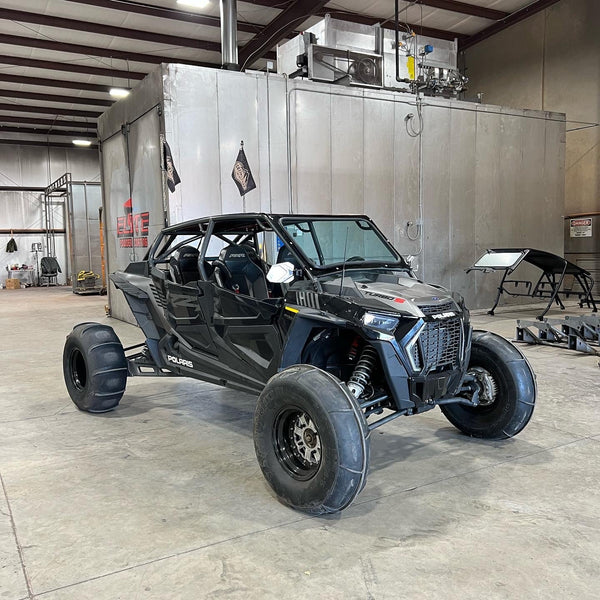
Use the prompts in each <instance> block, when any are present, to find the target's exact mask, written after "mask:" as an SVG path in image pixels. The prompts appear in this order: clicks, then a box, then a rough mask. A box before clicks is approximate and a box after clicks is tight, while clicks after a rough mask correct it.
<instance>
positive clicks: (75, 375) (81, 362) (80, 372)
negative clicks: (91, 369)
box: [69, 348, 88, 391]
mask: <svg viewBox="0 0 600 600" xmlns="http://www.w3.org/2000/svg"><path fill="white" fill-rule="evenodd" d="M69 371H70V373H71V381H72V382H73V385H74V386H75V387H76V388H77V389H78V390H80V391H82V390H84V389H85V386H86V385H87V377H88V375H87V367H86V364H85V358H84V356H83V354H82V353H81V351H80V350H79V349H78V348H75V349H74V350H73V351H72V352H71V357H70V360H69Z"/></svg>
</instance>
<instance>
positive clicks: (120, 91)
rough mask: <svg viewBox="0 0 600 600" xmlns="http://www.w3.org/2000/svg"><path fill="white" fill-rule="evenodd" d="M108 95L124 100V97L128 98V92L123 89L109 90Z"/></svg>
mask: <svg viewBox="0 0 600 600" xmlns="http://www.w3.org/2000/svg"><path fill="white" fill-rule="evenodd" d="M109 93H110V95H111V96H112V97H113V98H125V97H126V96H129V90H126V89H125V88H117V87H114V88H110V92H109Z"/></svg>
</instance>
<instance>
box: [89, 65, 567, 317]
mask: <svg viewBox="0 0 600 600" xmlns="http://www.w3.org/2000/svg"><path fill="white" fill-rule="evenodd" d="M418 112H419V111H418V109H417V106H416V100H415V97H414V96H413V95H410V94H406V93H401V92H392V91H387V90H383V89H367V88H357V87H353V88H348V87H344V86H340V85H335V84H325V83H315V82H312V81H305V80H299V79H292V80H289V79H287V78H286V77H283V76H278V75H273V74H270V75H267V74H264V73H253V72H246V73H240V72H232V71H226V70H215V69H207V68H201V67H192V66H186V65H177V64H164V65H161V66H160V67H159V68H157V69H156V70H155V71H153V72H152V73H151V74H149V75H148V76H147V77H146V79H144V80H143V82H142V83H141V84H140V85H139V86H138V87H137V88H136V89H135V90H134V91H133V92H132V94H131V95H130V96H129V97H128V98H125V99H123V100H121V101H119V102H118V103H116V104H115V105H114V106H113V107H111V109H109V110H108V111H107V112H106V113H104V115H102V117H101V118H100V121H99V132H100V138H101V141H102V148H101V157H102V171H103V190H104V205H105V215H106V232H107V243H106V248H107V259H108V272H109V273H110V272H113V271H115V270H117V269H122V268H124V267H125V266H126V265H127V264H128V262H129V261H130V260H133V259H137V260H139V259H141V258H143V255H144V253H145V248H146V244H147V243H148V240H149V241H150V242H151V241H152V239H153V238H154V236H155V235H156V233H157V232H158V231H159V230H160V228H161V227H163V226H164V224H165V222H168V223H176V222H180V221H184V220H187V219H192V218H196V217H200V216H205V215H211V214H219V213H233V212H241V211H243V210H246V211H267V212H281V213H288V212H294V213H298V212H307V213H310V212H312V213H366V214H368V215H370V216H371V217H373V218H374V219H375V221H376V222H377V223H378V224H379V225H380V227H381V228H382V230H383V231H384V232H385V234H386V235H387V236H388V237H389V238H390V239H391V240H393V242H394V244H395V245H396V247H397V248H398V249H399V250H400V251H401V252H402V253H403V254H405V255H413V256H415V259H414V263H413V265H414V266H416V267H417V269H418V275H419V277H420V278H422V279H425V280H429V281H432V282H436V283H441V284H443V285H445V286H448V287H450V288H452V289H454V290H457V291H461V292H462V293H463V294H464V295H465V297H466V299H467V303H468V305H469V306H470V307H472V308H476V307H482V306H486V305H489V304H490V302H491V300H492V298H493V295H494V292H495V286H496V282H495V281H492V280H491V279H490V278H484V277H479V276H478V275H477V274H469V275H466V274H465V272H464V269H465V268H466V267H468V266H469V265H470V264H471V263H472V261H473V260H474V259H475V258H476V257H477V256H478V255H479V254H480V253H481V252H482V251H483V250H485V249H486V248H487V247H491V246H529V247H536V248H540V249H544V250H548V251H550V252H554V253H558V254H562V251H563V237H562V226H563V225H562V212H563V196H564V136H565V117H564V115H563V114H558V113H548V112H541V111H530V110H515V109H505V108H501V107H497V106H488V105H481V104H472V103H467V102H461V101H457V100H446V99H443V98H424V99H423V100H422V107H421V114H422V123H423V127H422V135H420V136H419V135H417V136H415V135H414V129H415V128H418V121H419V115H418ZM410 115H412V116H410ZM411 127H412V135H411ZM161 136H164V138H166V140H167V141H168V143H169V145H170V147H171V151H172V155H173V159H174V163H175V166H176V168H177V170H178V172H179V175H180V176H181V184H180V185H178V186H177V188H176V190H175V192H174V193H170V192H169V191H168V189H167V186H166V179H165V174H164V170H163V164H162V163H163V160H162V150H161V147H162V146H161ZM241 140H243V141H244V149H245V152H246V156H247V158H248V162H249V164H250V167H251V169H252V173H253V175H254V179H255V180H256V184H257V188H256V189H255V190H253V191H252V192H250V193H249V194H248V195H247V196H246V197H245V199H244V201H242V198H240V196H239V194H238V191H237V188H236V185H235V183H234V181H233V180H232V178H231V171H232V168H233V164H234V162H235V159H236V156H237V152H238V149H239V146H240V141H241ZM129 199H131V203H129V204H128V200H129ZM129 214H130V215H131V224H132V228H131V229H130V230H127V231H125V233H124V230H123V228H122V227H119V224H121V225H122V224H123V220H122V219H123V218H124V217H127V216H128V215H129ZM127 218H128V217H127ZM136 223H137V226H136V227H134V225H135V224H136ZM409 223H410V225H409ZM109 294H110V298H109V300H110V304H111V309H112V314H113V315H114V316H116V317H118V318H123V319H127V320H129V312H128V311H129V309H128V308H127V306H126V304H125V301H124V299H123V298H122V297H121V295H120V293H118V292H116V291H115V290H114V288H112V287H111V288H110V289H109Z"/></svg>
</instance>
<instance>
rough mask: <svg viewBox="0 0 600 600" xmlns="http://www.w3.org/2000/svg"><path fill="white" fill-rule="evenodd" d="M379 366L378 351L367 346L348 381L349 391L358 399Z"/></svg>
mask: <svg viewBox="0 0 600 600" xmlns="http://www.w3.org/2000/svg"><path fill="white" fill-rule="evenodd" d="M376 364H377V351H376V350H375V348H373V346H370V345H369V344H366V345H365V347H364V348H363V351H362V352H361V354H360V358H359V359H358V362H357V363H356V367H355V368H354V372H353V373H352V376H351V377H350V379H349V380H348V384H347V385H348V389H349V390H350V391H351V392H352V393H353V394H354V396H355V397H356V398H360V397H361V395H362V393H363V392H364V391H365V388H366V387H367V386H368V385H369V382H370V380H371V373H373V369H374V368H375V365H376Z"/></svg>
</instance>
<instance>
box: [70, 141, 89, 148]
mask: <svg viewBox="0 0 600 600" xmlns="http://www.w3.org/2000/svg"><path fill="white" fill-rule="evenodd" d="M73 145H74V146H82V147H83V148H87V147H88V146H91V145H92V142H91V141H90V140H73Z"/></svg>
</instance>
